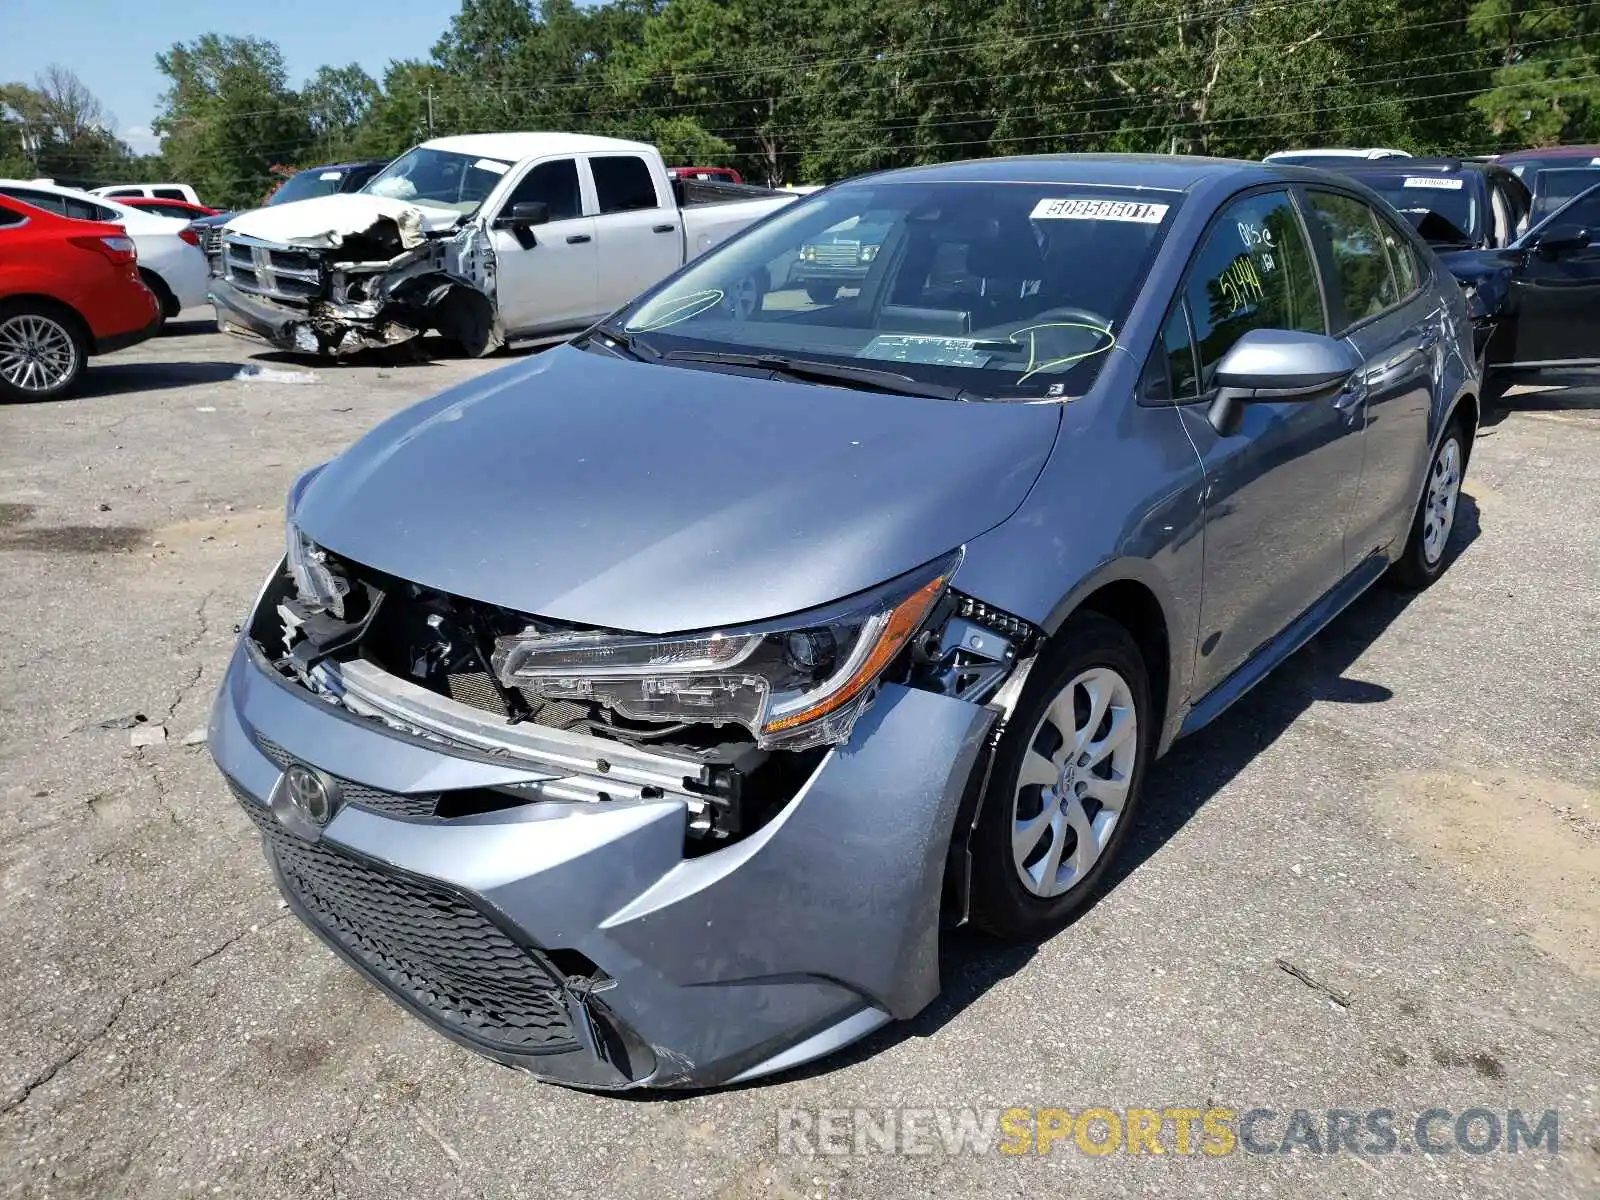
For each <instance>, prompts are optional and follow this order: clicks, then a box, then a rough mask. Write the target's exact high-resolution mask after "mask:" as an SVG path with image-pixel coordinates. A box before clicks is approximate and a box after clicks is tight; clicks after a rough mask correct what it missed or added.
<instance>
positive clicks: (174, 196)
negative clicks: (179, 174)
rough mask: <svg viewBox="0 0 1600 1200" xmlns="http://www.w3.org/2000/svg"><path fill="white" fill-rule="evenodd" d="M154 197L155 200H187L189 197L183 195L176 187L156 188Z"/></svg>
mask: <svg viewBox="0 0 1600 1200" xmlns="http://www.w3.org/2000/svg"><path fill="white" fill-rule="evenodd" d="M156 199H157V200H178V201H183V202H187V201H188V199H189V197H187V196H185V195H184V194H183V193H182V192H181V191H179V190H178V189H177V188H156Z"/></svg>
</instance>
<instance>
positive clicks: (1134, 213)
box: [1029, 199, 1170, 225]
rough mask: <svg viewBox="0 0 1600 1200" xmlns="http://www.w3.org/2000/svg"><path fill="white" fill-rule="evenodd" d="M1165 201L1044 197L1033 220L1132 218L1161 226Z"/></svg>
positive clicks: (1140, 223) (1033, 215)
mask: <svg viewBox="0 0 1600 1200" xmlns="http://www.w3.org/2000/svg"><path fill="white" fill-rule="evenodd" d="M1169 207H1170V206H1169V205H1166V204H1144V203H1142V202H1140V201H1137V200H1089V199H1072V200H1041V201H1039V203H1037V204H1035V205H1034V206H1033V212H1032V213H1030V214H1029V219H1030V220H1034V221H1132V222H1134V223H1135V224H1138V225H1159V224H1161V222H1162V221H1163V220H1164V219H1165V218H1166V215H1167V209H1168V208H1169Z"/></svg>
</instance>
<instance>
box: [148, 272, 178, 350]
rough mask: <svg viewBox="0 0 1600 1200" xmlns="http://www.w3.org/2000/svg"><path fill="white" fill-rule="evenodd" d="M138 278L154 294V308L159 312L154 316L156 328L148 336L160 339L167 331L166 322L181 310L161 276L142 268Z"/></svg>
mask: <svg viewBox="0 0 1600 1200" xmlns="http://www.w3.org/2000/svg"><path fill="white" fill-rule="evenodd" d="M139 278H140V279H142V280H144V285H145V287H147V288H149V289H150V290H151V291H152V292H154V293H155V296H156V307H157V308H158V309H159V310H160V312H159V313H158V315H157V316H156V327H155V329H154V331H152V332H151V334H150V336H151V337H160V336H161V335H162V334H163V333H165V332H166V331H167V320H168V319H169V318H171V317H175V316H177V315H178V313H179V312H180V311H181V309H180V308H179V307H178V298H177V297H176V296H174V295H173V294H172V291H171V289H170V288H168V287H167V282H166V280H164V279H162V278H161V276H159V275H157V274H156V273H155V272H154V271H147V270H145V269H144V268H143V267H140V268H139Z"/></svg>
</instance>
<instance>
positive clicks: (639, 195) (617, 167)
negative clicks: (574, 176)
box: [589, 154, 660, 213]
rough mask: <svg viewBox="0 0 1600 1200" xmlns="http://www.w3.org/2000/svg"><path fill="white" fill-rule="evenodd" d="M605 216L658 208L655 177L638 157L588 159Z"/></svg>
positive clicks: (614, 155) (622, 156) (596, 156)
mask: <svg viewBox="0 0 1600 1200" xmlns="http://www.w3.org/2000/svg"><path fill="white" fill-rule="evenodd" d="M589 170H590V171H592V172H593V173H594V190H595V194H596V196H597V197H598V198H599V201H600V211H601V212H602V213H618V212H638V211H639V210H641V209H647V208H659V207H660V204H659V202H658V201H657V199H656V183H655V177H654V176H653V175H651V174H650V167H649V165H648V164H647V163H646V162H645V161H644V159H642V158H640V157H639V156H638V155H636V154H598V155H595V156H593V157H592V158H590V159H589Z"/></svg>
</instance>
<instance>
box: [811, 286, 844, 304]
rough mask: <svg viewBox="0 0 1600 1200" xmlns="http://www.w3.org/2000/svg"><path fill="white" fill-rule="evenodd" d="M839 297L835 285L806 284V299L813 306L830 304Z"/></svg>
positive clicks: (837, 288) (837, 287)
mask: <svg viewBox="0 0 1600 1200" xmlns="http://www.w3.org/2000/svg"><path fill="white" fill-rule="evenodd" d="M838 295H839V285H838V284H837V283H808V284H806V299H808V300H810V301H811V303H813V304H832V303H833V302H834V300H835V299H836V298H837V297H838Z"/></svg>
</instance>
